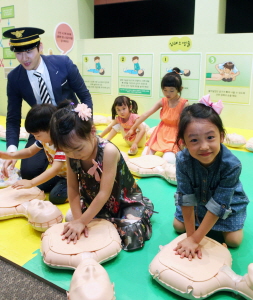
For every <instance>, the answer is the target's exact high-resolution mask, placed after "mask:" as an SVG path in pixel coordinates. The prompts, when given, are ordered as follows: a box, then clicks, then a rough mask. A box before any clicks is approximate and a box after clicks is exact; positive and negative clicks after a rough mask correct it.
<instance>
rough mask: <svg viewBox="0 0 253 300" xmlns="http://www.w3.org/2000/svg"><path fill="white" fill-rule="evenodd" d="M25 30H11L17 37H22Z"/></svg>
mask: <svg viewBox="0 0 253 300" xmlns="http://www.w3.org/2000/svg"><path fill="white" fill-rule="evenodd" d="M23 32H24V30H17V31H15V32H11V34H13V35H15V36H16V38H17V39H18V38H21V37H22V34H23Z"/></svg>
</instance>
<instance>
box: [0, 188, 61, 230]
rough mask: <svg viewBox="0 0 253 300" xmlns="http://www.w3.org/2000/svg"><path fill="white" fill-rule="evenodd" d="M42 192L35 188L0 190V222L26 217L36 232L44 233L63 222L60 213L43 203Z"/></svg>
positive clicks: (53, 206) (53, 207)
mask: <svg viewBox="0 0 253 300" xmlns="http://www.w3.org/2000/svg"><path fill="white" fill-rule="evenodd" d="M44 198H45V195H44V192H42V191H41V190H40V189H39V188H37V187H32V188H30V189H21V190H17V189H13V188H12V187H7V188H5V189H1V190H0V220H6V219H11V218H16V217H26V218H27V219H28V222H29V224H30V225H31V226H32V227H33V228H34V229H35V230H38V231H45V230H47V229H48V228H49V227H51V226H53V225H54V224H57V223H60V222H62V220H63V216H62V213H61V211H60V210H59V209H58V208H57V206H55V205H53V204H52V203H51V202H49V201H43V200H44Z"/></svg>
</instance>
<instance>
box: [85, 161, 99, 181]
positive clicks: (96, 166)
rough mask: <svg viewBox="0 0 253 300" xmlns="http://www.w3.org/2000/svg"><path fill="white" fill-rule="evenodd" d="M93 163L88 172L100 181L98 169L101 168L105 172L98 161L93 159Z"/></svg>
mask: <svg viewBox="0 0 253 300" xmlns="http://www.w3.org/2000/svg"><path fill="white" fill-rule="evenodd" d="M92 163H93V167H91V168H90V169H89V170H88V172H87V173H88V174H89V175H91V176H93V175H94V177H95V179H96V181H97V182H100V176H99V174H98V171H97V169H99V170H100V171H101V173H103V171H102V170H101V169H100V168H99V166H98V163H97V162H96V161H95V160H94V159H92Z"/></svg>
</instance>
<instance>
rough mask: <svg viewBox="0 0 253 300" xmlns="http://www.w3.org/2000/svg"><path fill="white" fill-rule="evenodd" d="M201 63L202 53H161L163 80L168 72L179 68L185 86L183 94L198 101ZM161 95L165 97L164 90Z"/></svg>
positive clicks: (184, 96) (186, 97) (191, 99)
mask: <svg viewBox="0 0 253 300" xmlns="http://www.w3.org/2000/svg"><path fill="white" fill-rule="evenodd" d="M200 65H201V54H200V53H182V54H180V53H161V56H160V77H161V80H162V78H163V76H164V75H165V74H166V73H168V72H172V70H173V68H175V67H177V68H179V69H180V75H181V78H182V86H183V90H182V93H181V95H182V97H183V98H185V99H188V100H189V101H192V102H196V101H198V100H199V84H200ZM159 95H160V97H163V93H162V90H160V93H159Z"/></svg>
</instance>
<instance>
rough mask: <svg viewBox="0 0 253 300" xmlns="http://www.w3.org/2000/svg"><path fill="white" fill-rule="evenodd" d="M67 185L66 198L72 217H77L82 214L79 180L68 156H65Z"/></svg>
mask: <svg viewBox="0 0 253 300" xmlns="http://www.w3.org/2000/svg"><path fill="white" fill-rule="evenodd" d="M67 187H68V199H69V203H70V207H71V212H72V215H73V217H74V219H78V218H80V217H81V215H82V211H81V206H80V193H79V182H78V178H77V174H76V173H74V172H73V171H72V169H71V167H70V163H69V158H68V157H67Z"/></svg>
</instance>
